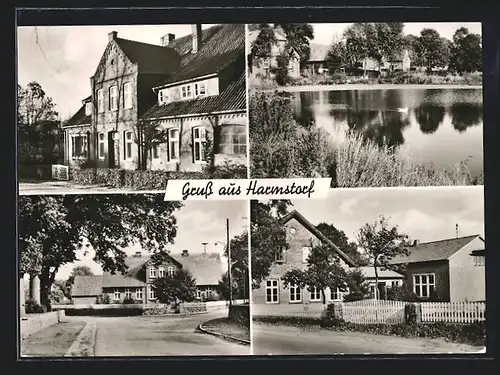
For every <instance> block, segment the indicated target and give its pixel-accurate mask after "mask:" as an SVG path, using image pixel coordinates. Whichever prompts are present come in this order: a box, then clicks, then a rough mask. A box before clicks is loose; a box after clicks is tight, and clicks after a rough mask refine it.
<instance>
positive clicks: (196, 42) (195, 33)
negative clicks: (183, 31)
mask: <svg viewBox="0 0 500 375" xmlns="http://www.w3.org/2000/svg"><path fill="white" fill-rule="evenodd" d="M191 32H192V38H193V48H192V50H191V52H192V53H196V52H198V51H199V50H200V48H201V24H196V25H191Z"/></svg>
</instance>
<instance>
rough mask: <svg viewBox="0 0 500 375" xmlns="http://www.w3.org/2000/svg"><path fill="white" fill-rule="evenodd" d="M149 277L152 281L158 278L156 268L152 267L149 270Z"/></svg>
mask: <svg viewBox="0 0 500 375" xmlns="http://www.w3.org/2000/svg"><path fill="white" fill-rule="evenodd" d="M149 277H150V278H151V279H154V278H155V277H156V268H154V267H151V268H150V269H149Z"/></svg>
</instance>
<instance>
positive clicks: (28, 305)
mask: <svg viewBox="0 0 500 375" xmlns="http://www.w3.org/2000/svg"><path fill="white" fill-rule="evenodd" d="M24 307H25V311H26V314H43V313H46V312H47V307H46V306H43V305H40V304H39V303H37V302H36V301H35V300H33V299H31V298H30V299H27V300H26V302H25V304H24Z"/></svg>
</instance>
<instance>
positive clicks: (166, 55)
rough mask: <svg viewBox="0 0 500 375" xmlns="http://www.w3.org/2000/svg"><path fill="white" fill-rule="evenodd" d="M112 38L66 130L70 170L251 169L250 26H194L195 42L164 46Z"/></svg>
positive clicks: (171, 39)
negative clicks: (247, 69) (247, 37)
mask: <svg viewBox="0 0 500 375" xmlns="http://www.w3.org/2000/svg"><path fill="white" fill-rule="evenodd" d="M108 38H109V41H108V45H107V47H106V49H105V51H104V53H103V55H102V58H101V61H100V62H99V64H98V66H97V68H96V71H95V74H94V76H93V77H91V79H90V82H91V95H90V96H89V97H88V98H85V99H84V100H83V101H82V107H81V108H80V109H79V110H78V111H77V113H75V115H73V116H72V117H71V118H70V119H69V120H68V121H67V122H66V123H65V124H64V125H63V129H64V149H65V153H64V154H65V157H64V161H65V164H66V165H68V166H70V167H78V166H82V165H85V164H87V165H89V164H92V165H95V166H97V167H100V168H120V169H137V168H146V169H162V170H168V171H201V170H202V167H203V166H204V165H205V164H206V163H207V162H208V161H209V160H213V162H214V164H215V165H218V164H221V163H224V162H229V163H233V164H245V163H246V123H247V115H246V79H245V27H244V25H235V24H227V25H216V26H212V27H209V28H206V29H202V25H200V24H197V25H192V34H191V35H188V36H184V37H181V38H177V39H176V38H175V35H173V34H167V35H165V36H164V37H162V38H161V45H152V44H146V43H141V42H136V41H132V40H127V39H123V38H120V37H119V36H118V33H117V32H115V31H112V32H110V33H109V35H108ZM157 131H158V133H156V132H157ZM160 131H161V132H160ZM160 133H161V134H162V136H161V139H159V138H156V136H155V134H160ZM208 145H211V147H210V150H208ZM207 151H208V152H210V154H208V152H207Z"/></svg>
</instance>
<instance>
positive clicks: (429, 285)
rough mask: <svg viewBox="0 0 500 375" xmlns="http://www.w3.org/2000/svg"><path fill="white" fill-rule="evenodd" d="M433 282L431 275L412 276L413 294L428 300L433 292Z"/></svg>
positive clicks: (432, 275)
mask: <svg viewBox="0 0 500 375" xmlns="http://www.w3.org/2000/svg"><path fill="white" fill-rule="evenodd" d="M434 286H435V280H434V274H433V273H424V274H419V275H413V292H414V293H415V294H416V295H417V296H419V297H421V298H429V297H430V296H431V294H432V293H433V292H434Z"/></svg>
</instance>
